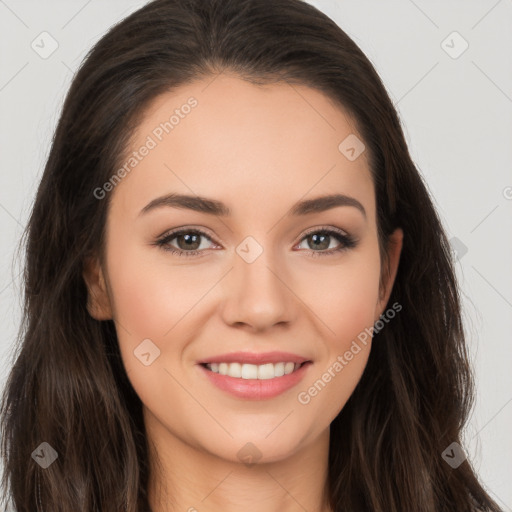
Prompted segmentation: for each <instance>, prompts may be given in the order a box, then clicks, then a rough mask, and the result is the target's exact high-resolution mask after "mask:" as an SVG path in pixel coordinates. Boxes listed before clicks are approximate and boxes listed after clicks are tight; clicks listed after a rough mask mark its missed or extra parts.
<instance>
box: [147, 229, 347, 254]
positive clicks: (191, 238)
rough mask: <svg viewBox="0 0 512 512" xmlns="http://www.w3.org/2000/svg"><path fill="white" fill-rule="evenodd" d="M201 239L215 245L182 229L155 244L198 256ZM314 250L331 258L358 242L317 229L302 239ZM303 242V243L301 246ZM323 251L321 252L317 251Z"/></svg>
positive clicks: (194, 231)
mask: <svg viewBox="0 0 512 512" xmlns="http://www.w3.org/2000/svg"><path fill="white" fill-rule="evenodd" d="M201 238H205V239H206V240H209V241H210V242H212V243H213V241H212V239H211V238H210V237H209V236H208V235H207V234H206V233H205V232H204V231H201V230H200V229H190V228H182V229H177V230H175V231H172V232H170V233H167V234H166V235H164V236H163V237H161V238H160V239H158V240H157V241H156V242H155V245H157V246H158V247H161V248H162V249H163V250H164V251H169V252H171V253H172V254H176V255H178V256H197V255H200V254H201V253H203V252H204V251H205V249H207V247H204V244H202V242H201ZM333 239H334V240H337V241H338V242H339V246H338V247H335V248H331V249H330V250H323V249H329V247H330V245H331V242H332V240H333ZM174 240H176V244H177V246H178V247H176V246H175V245H172V244H171V242H172V241H174ZM302 240H303V241H305V242H306V243H307V244H308V245H309V246H310V247H313V248H314V250H310V254H311V256H313V257H316V256H329V255H332V254H334V253H339V252H342V251H346V250H348V249H351V248H353V247H355V246H356V245H357V241H356V239H355V238H353V237H352V236H351V235H348V234H346V233H344V232H342V231H338V230H334V229H332V228H320V229H319V228H316V229H315V230H311V231H309V232H308V233H306V235H305V236H304V237H303V238H302ZM302 243H303V242H302V241H301V244H302ZM317 249H321V250H317Z"/></svg>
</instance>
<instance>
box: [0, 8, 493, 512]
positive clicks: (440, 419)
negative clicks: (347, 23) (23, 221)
mask: <svg viewBox="0 0 512 512" xmlns="http://www.w3.org/2000/svg"><path fill="white" fill-rule="evenodd" d="M26 235H27V261H26V276H25V277H26V283H25V284H26V287H25V292H26V293H25V301H26V303H25V318H26V324H25V329H24V331H23V334H22V336H21V346H20V351H19V355H18V357H17V360H16V363H15V366H14V368H13V369H12V372H11V374H10V376H9V380H8V383H7V386H6V390H5V394H4V397H3V403H2V434H3V437H2V439H3V446H2V447H3V458H4V464H5V474H4V482H3V483H4V490H5V494H6V495H7V494H9V495H10V496H12V501H13V503H14V505H15V507H16V510H18V511H29V510H30V511H33V510H40V511H42V510H44V511H50V510H51V511H70V510H73V511H93V510H102V511H103V510H105V511H107V510H108V511H112V510H120V511H121V510H123V511H130V512H134V511H142V510H144V511H146V510H151V511H152V512H163V511H176V510H189V511H192V510H199V511H203V510H205V511H206V510H208V511H209V510H212V511H213V510H223V511H230V510H235V509H237V510H240V509H242V510H254V511H256V510H266V511H268V510H270V511H273V510H280V511H292V510H319V511H322V512H327V511H336V512H337V511H345V510H347V511H348V510H350V511H372V512H389V511H397V512H398V511H400V512H403V511H406V510H415V511H419V512H434V511H445V510H450V511H451V510H457V511H470V510H486V511H498V510H499V508H498V506H497V505H496V503H494V502H493V501H492V500H491V498H490V497H489V496H488V494H487V493H486V491H485V490H484V489H483V487H482V486H481V484H480V483H479V482H478V478H477V476H476V475H475V473H474V471H473V469H472V467H471V465H470V462H469V461H468V460H466V459H465V455H464V451H463V448H462V447H461V444H460V443H461V441H460V439H461V429H462V427H463V425H464V423H465V421H466V419H467V415H468V411H469V409H470V406H471V403H472V396H473V395H472V385H473V383H472V379H471V372H470V368H469V365H468V359H467V354H466V347H465V341H464V332H463V327H462V322H461V315H460V303H459V295H458V288H457V283H456V280H455V275H454V269H453V265H452V261H451V254H450V249H449V244H448V242H447V238H446V236H445V233H444V231H443V228H442V226H441V223H440V221H439V218H438V216H437V213H436V211H435V209H434V207H433V204H432V201H431V199H430V198H429V195H428V192H427V190H426V187H425V185H424V184H423V182H422V179H421V177H420V175H419V173H418V172H417V170H416V168H415V166H414V163H413V162H412V160H411V157H410V155H409V152H408V149H407V146H406V143H405V140H404V136H403V132H402V129H401V126H400V123H399V120H398V117H397V114H396V111H395V109H394V107H393V104H392V102H391V101H390V99H389V97H388V95H387V93H386V91H385V89H384V87H383V85H382V83H381V81H380V79H379V77H378V75H377V74H376V72H375V70H374V69H373V67H372V65H371V64H370V62H369V61H368V59H367V58H366V57H365V56H364V55H363V54H362V52H361V51H360V49H359V48H358V47H357V46H356V45H355V44H354V42H353V41H352V40H351V39H350V38H349V37H348V36H347V35H346V34H345V33H344V32H343V31H342V30H341V29H340V28H339V27H338V26H337V25H336V24H335V23H334V22H333V21H331V20H330V19H329V18H327V17H326V16H325V15H324V14H322V13H321V12H319V11H318V10H317V9H315V8H314V7H312V6H310V5H308V4H306V3H304V2H302V1H300V0H278V1H275V2H267V1H263V0H227V1H226V0H222V1H221V0H212V1H210V2H204V1H201V0H188V1H185V0H156V1H154V2H150V3H149V4H147V5H146V6H144V7H143V8H142V9H140V10H139V11H137V12H135V13H133V14H132V15H131V16H129V17H128V18H127V19H125V20H123V21H122V22H121V23H119V24H118V25H116V26H115V27H113V28H112V29H111V30H110V31H109V32H108V33H107V34H106V35H105V36H104V37H103V38H102V39H101V40H100V41H99V42H98V43H97V44H96V46H95V47H94V48H93V50H92V51H91V52H90V54H89V55H88V57H87V58H86V60H85V62H84V63H83V65H82V66H81V69H80V70H79V72H78V73H77V75H76V76H75V78H74V80H73V84H72V86H71V89H70V91H69V93H68V96H67V99H66V102H65V105H64V108H63V111H62V114H61V118H60V121H59V124H58V127H57V131H56V134H55V138H54V141H53V145H52V149H51V153H50V156H49V159H48V162H47V165H46V168H45V172H44V175H43V178H42V181H41V184H40V186H39V189H38V193H37V197H36V200H35V204H34V208H33V211H32V215H31V218H30V221H29V225H28V228H27V232H26Z"/></svg>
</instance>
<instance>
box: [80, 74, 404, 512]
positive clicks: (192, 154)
mask: <svg viewBox="0 0 512 512" xmlns="http://www.w3.org/2000/svg"><path fill="white" fill-rule="evenodd" d="M212 80H213V81H212ZM190 96H194V97H195V98H196V99H197V101H198V105H197V107H195V108H194V109H192V111H191V112H190V114H188V116H186V117H185V118H184V119H181V120H180V123H179V125H177V126H175V128H174V129H173V131H172V132H171V133H169V134H166V135H165V136H164V137H163V138H162V141H161V142H159V143H158V145H157V147H155V148H154V149H152V150H151V151H150V152H149V154H148V155H147V156H146V157H145V158H144V159H143V160H142V161H141V162H140V163H138V165H137V166H136V167H135V168H134V169H133V170H132V171H131V172H130V173H129V174H128V175H126V177H124V178H123V179H122V180H121V182H120V183H119V184H118V185H117V186H116V187H115V189H114V190H113V191H111V192H110V193H111V194H113V196H112V197H111V200H112V202H111V205H110V209H109V213H108V219H107V226H106V233H107V238H106V259H105V266H103V267H102V265H101V264H100V262H99V259H92V260H88V262H87V264H86V266H85V268H84V278H85V280H86V283H87V286H88V289H89V292H90V300H89V304H88V309H89V312H90V314H91V315H92V316H93V317H94V318H96V319H98V320H105V319H110V318H114V319H115V321H116V327H117V334H118V339H119V346H120V350H121V355H122V358H123V362H124V365H125V368H126V371H127V372H128V376H129V378H130V381H131V383H132V385H133V387H134V389H135V391H136V392H137V394H138V395H139V396H140V398H141V400H142V402H143V405H144V418H145V424H146V428H147V434H148V438H149V440H150V444H151V446H152V447H153V448H152V452H151V453H152V456H151V460H152V474H151V478H150V502H151V504H152V507H153V510H154V511H156V512H164V511H165V512H167V511H178V510H180V511H187V510H190V511H192V510H198V511H201V512H203V511H218V510H223V511H225V512H231V511H239V510H247V511H261V510H266V511H268V512H278V511H279V512H283V511H284V512H292V511H293V512H295V511H301V512H302V511H303V510H308V511H311V512H313V511H318V512H326V511H329V510H330V509H329V507H328V505H327V502H326V498H327V495H326V493H325V483H326V478H327V468H328V466H327V460H328V459H327V458H328V445H329V425H330V423H331V422H332V421H333V419H334V418H335V417H336V415H337V414H338V413H339V412H340V410H341V409H342V408H343V406H344V405H345V403H346V401H347V400H348V398H349V397H350V395H351V394H352V392H353V390H354V388H355V386H356V384H357V382H358V381H359V379H360V377H361V375H362V372H363V370H364V368H365V365H366V362H367V358H368V355H369V350H370V347H371V341H370V342H369V343H368V344H367V345H366V346H364V345H363V344H360V346H361V351H360V352H358V353H357V355H355V356H354V357H353V359H352V360H351V361H350V362H349V363H348V364H347V365H346V366H345V367H344V368H343V370H342V371H341V372H339V373H337V374H336V377H335V378H332V379H331V381H330V382H329V383H328V384H327V385H326V386H325V387H324V388H323V389H322V390H321V392H319V393H318V394H317V395H316V396H314V397H313V398H311V401H310V402H309V403H308V404H301V403H300V402H299V401H298V399H297V395H298V393H299V392H301V391H307V390H308V388H309V387H310V386H311V385H312V384H313V383H314V382H315V381H317V380H318V379H319V378H321V377H322V374H324V373H325V372H326V371H327V369H328V368H329V367H332V365H333V363H334V361H336V358H337V357H338V356H339V355H343V354H344V353H345V352H346V351H347V350H349V348H350V346H351V344H352V342H353V341H354V340H355V339H356V338H357V336H358V335H359V334H360V333H361V332H363V331H364V329H365V328H370V327H371V326H373V324H374V322H375V321H376V320H378V319H379V317H380V315H381V314H383V313H384V312H385V311H386V309H387V308H389V307H390V305H387V302H388V298H389V294H390V293H391V289H392V286H393V282H394V279H395V275H396V270H397V267H398V262H399V257H400V251H401V248H402V238H403V233H402V231H401V230H400V229H397V230H396V231H395V232H394V233H393V235H392V237H391V239H390V244H389V247H388V251H389V267H388V268H387V271H385V270H386V269H384V268H382V269H381V260H380V256H379V249H378V240H377V224H376V204H375V193H374V187H373V182H372V179H371V175H370V171H369V167H368V162H367V159H366V153H365V152H363V153H362V154H361V155H360V157H359V158H357V159H356V160H354V161H349V160H348V159H347V158H346V157H345V156H344V155H343V154H342V153H341V152H340V151H339V150H338V145H339V144H340V142H341V141H342V140H343V139H345V137H347V136H348V135H349V134H356V135H357V132H356V130H355V128H354V124H353V123H352V122H351V119H350V118H349V117H348V116H347V115H346V113H345V112H343V111H342V110H341V109H340V108H339V107H337V106H336V105H334V104H333V103H332V102H331V101H330V100H329V99H328V98H327V97H326V96H325V95H323V94H322V93H320V92H318V91H316V90H314V89H311V88H309V87H306V86H298V85H293V87H292V86H291V85H289V84H286V83H279V84H273V85H267V86H255V85H252V84H250V83H248V82H245V81H243V80H242V79H240V78H239V77H237V76H235V75H230V74H228V73H222V74H220V75H218V76H216V77H215V79H213V78H212V77H209V78H208V79H204V80H201V81H198V82H195V83H193V84H188V85H186V86H183V87H181V88H179V89H177V90H174V91H172V92H171V93H166V94H164V95H162V96H160V97H158V98H156V99H155V101H153V102H152V104H151V105H150V107H149V108H148V109H147V111H146V112H145V116H144V119H143V120H142V122H141V123H140V125H139V127H138V129H137V130H136V133H135V134H134V137H133V139H132V143H131V148H130V149H131V150H132V151H133V150H135V149H137V148H140V146H141V145H143V144H144V142H145V141H146V138H147V136H148V135H150V134H151V133H152V131H153V130H154V129H155V127H156V126H158V125H159V123H161V122H163V121H164V120H166V119H168V118H169V115H170V113H172V111H173V110H174V109H175V108H179V107H180V106H181V105H183V104H185V103H186V101H187V99H188V98H189V97H190ZM359 138H360V139H361V138H362V137H361V136H359ZM171 192H175V193H184V194H192V195H200V196H205V197H208V198H214V199H217V200H220V201H223V202H224V203H226V204H227V205H228V206H229V208H230V209H231V210H232V215H231V216H230V217H225V218H224V217H219V216H215V215H208V214H206V213H201V212H195V211H192V210H187V209H178V208H171V207H161V208H157V209H155V210H153V211H151V212H148V213H146V214H144V215H139V212H140V211H141V209H142V208H143V207H144V206H146V205H147V204H148V203H149V202H150V201H151V200H153V199H155V198H156V197H159V196H161V195H164V194H166V193H171ZM334 192H338V193H342V194H346V195H348V196H352V197H354V198H356V199H357V200H358V201H359V202H360V203H361V204H362V205H363V206H364V208H365V210H366V218H365V216H364V215H363V214H362V213H361V212H360V211H359V210H358V209H357V208H355V207H352V206H339V207H336V208H332V209H330V210H327V211H323V212H317V213H312V214H309V215H306V216H301V217H292V216H286V215H285V214H286V212H287V211H288V210H289V209H290V208H291V206H292V205H293V204H294V203H295V202H297V201H299V200H302V199H311V198H314V197H317V196H321V195H327V194H332V193H334ZM178 227H190V228H196V229H197V228H199V229H201V230H202V231H205V232H206V233H207V235H208V236H209V237H210V239H208V238H206V237H202V238H200V241H201V246H200V249H199V250H201V251H203V252H202V254H201V255H200V256H190V257H187V256H177V255H174V254H171V253H170V252H167V251H165V250H164V249H163V248H161V247H158V246H156V245H154V243H155V241H156V240H157V239H158V238H159V237H161V235H164V234H165V233H166V232H168V231H170V230H171V229H174V228H178ZM317 227H318V230H317V231H321V228H335V229H336V228H338V229H339V230H342V231H344V232H346V233H349V234H351V235H352V236H354V237H355V238H356V239H357V240H358V242H357V245H356V247H354V248H349V249H347V250H345V251H341V252H333V253H332V254H331V255H325V256H319V257H313V256H312V253H313V252H315V251H316V252H321V251H324V252H325V251H328V250H330V249H333V248H337V247H339V246H340V245H341V244H342V242H340V241H338V240H337V239H336V238H334V237H331V238H330V242H329V241H327V242H326V244H325V245H323V246H321V247H320V248H316V246H315V245H314V243H313V242H312V241H311V238H310V237H309V238H308V237H307V236H306V235H305V232H306V230H309V229H310V228H317ZM247 236H251V237H253V238H254V239H255V240H256V241H257V242H258V244H259V245H260V246H261V247H262V248H263V252H262V254H261V255H260V256H259V257H258V258H257V259H256V260H255V261H254V262H252V263H248V262H247V261H245V260H244V259H243V258H241V257H240V256H239V255H238V253H237V252H236V248H237V247H238V246H239V245H240V244H241V242H242V241H243V240H244V239H245V238H246V237H247ZM308 240H309V243H308ZM168 245H171V246H172V247H173V248H175V249H181V250H187V246H186V244H185V243H184V242H183V241H181V244H180V240H179V239H178V238H174V239H173V241H172V242H169V244H168ZM194 248H197V245H196V246H195V247H194ZM381 271H382V272H384V274H385V276H386V278H385V280H384V281H385V288H384V289H382V290H380V291H381V292H382V293H381V294H379V277H380V273H381ZM147 338H149V339H151V340H152V342H153V343H154V344H155V345H156V346H157V347H158V348H159V350H160V356H159V357H157V358H156V359H155V360H154V361H153V362H152V363H151V364H150V365H148V366H145V365H144V364H142V363H141V361H140V360H139V359H138V358H137V357H135V356H134V350H135V349H136V348H137V346H138V345H139V344H140V343H141V342H142V340H144V339H147ZM238 350H246V351H251V352H267V351H273V350H283V351H289V352H293V353H296V354H300V355H302V356H305V357H307V358H308V359H311V360H312V361H313V364H312V365H311V367H310V368H309V369H308V373H307V374H306V376H305V378H304V380H303V381H302V382H300V383H299V384H298V385H297V386H296V387H294V388H292V389H291V390H289V391H286V392H285V393H283V394H281V395H279V396H277V397H274V398H271V399H266V400H242V399H240V398H236V397H233V396H231V395H229V394H227V393H225V392H223V391H221V390H219V389H217V387H215V386H213V385H212V384H211V383H210V382H209V380H208V379H207V378H206V377H205V375H203V374H202V372H201V371H200V370H199V368H198V367H197V365H196V363H197V361H199V360H200V359H203V358H207V357H208V356H210V357H211V356H214V355H218V354H222V353H226V352H233V351H238ZM248 442H251V443H253V444H254V445H255V446H256V447H257V449H258V450H259V452H260V454H261V458H260V459H259V460H258V461H257V463H256V464H253V465H246V464H245V463H244V462H243V461H242V460H240V458H239V456H238V455H237V453H238V452H239V450H240V449H241V448H242V447H244V446H245V445H246V443H248ZM157 455H158V460H159V461H160V465H159V466H158V467H157V464H156V456H157ZM166 493H167V494H166Z"/></svg>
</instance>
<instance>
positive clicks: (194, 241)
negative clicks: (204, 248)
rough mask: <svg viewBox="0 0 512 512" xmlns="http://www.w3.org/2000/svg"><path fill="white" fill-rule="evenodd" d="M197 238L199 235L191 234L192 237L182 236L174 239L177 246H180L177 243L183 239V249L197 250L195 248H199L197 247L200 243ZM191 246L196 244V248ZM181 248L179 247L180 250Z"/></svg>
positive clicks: (188, 235)
mask: <svg viewBox="0 0 512 512" xmlns="http://www.w3.org/2000/svg"><path fill="white" fill-rule="evenodd" d="M199 237H200V235H199V234H193V235H190V234H184V235H178V236H177V237H176V240H177V241H178V245H180V243H179V241H180V240H181V239H184V240H185V241H186V244H185V246H184V248H186V249H197V247H199V245H201V242H200V241H199V242H198V239H199ZM192 244H198V245H197V247H192ZM181 248H182V247H180V249H181Z"/></svg>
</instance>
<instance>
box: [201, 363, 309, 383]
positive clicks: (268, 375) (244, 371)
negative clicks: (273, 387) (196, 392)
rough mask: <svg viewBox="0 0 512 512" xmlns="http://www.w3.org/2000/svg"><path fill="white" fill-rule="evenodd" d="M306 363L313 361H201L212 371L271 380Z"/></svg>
mask: <svg viewBox="0 0 512 512" xmlns="http://www.w3.org/2000/svg"><path fill="white" fill-rule="evenodd" d="M306 364H311V361H304V362H302V363H294V362H293V361H286V362H285V361H282V362H278V363H265V364H259V365H258V364H250V363H243V364H242V363H239V362H232V363H228V362H222V363H200V365H201V366H202V367H203V368H205V369H206V370H208V371H210V372H213V373H217V374H219V375H224V376H227V377H232V378H235V379H245V380H251V379H253V380H269V379H275V378H282V377H284V376H286V375H290V374H291V373H295V372H297V371H298V370H299V369H300V368H302V367H303V366H304V365H306Z"/></svg>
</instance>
